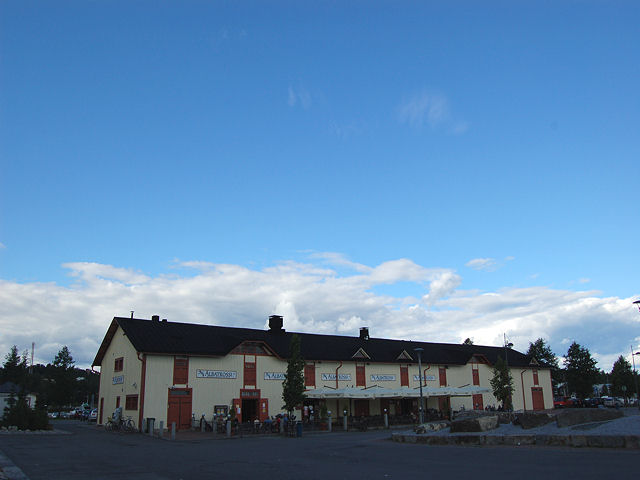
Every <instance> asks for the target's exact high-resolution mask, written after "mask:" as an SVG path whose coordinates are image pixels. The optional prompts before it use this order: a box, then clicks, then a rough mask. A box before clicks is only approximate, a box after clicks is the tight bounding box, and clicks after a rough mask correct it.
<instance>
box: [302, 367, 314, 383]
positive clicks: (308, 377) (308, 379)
mask: <svg viewBox="0 0 640 480" xmlns="http://www.w3.org/2000/svg"><path fill="white" fill-rule="evenodd" d="M304 385H305V387H315V386H316V366H315V365H305V366H304Z"/></svg>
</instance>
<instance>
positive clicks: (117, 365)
mask: <svg viewBox="0 0 640 480" xmlns="http://www.w3.org/2000/svg"><path fill="white" fill-rule="evenodd" d="M122 370H124V357H118V358H116V359H115V361H114V362H113V371H114V372H121V371H122Z"/></svg>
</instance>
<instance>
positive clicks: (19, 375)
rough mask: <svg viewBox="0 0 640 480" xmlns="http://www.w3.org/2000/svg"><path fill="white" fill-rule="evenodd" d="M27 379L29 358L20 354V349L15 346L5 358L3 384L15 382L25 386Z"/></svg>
mask: <svg viewBox="0 0 640 480" xmlns="http://www.w3.org/2000/svg"><path fill="white" fill-rule="evenodd" d="M26 377H27V357H26V355H23V356H22V357H20V355H19V354H18V347H17V346H15V345H13V346H12V347H11V350H9V353H7V354H6V355H5V357H4V364H3V365H2V382H3V383H4V382H13V383H15V384H16V385H24V383H25V381H26Z"/></svg>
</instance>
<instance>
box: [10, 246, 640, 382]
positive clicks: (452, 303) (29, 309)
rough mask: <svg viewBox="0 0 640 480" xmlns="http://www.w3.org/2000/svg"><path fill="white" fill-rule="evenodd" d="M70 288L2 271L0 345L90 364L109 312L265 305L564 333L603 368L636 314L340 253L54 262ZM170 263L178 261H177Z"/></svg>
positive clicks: (378, 328)
mask: <svg viewBox="0 0 640 480" xmlns="http://www.w3.org/2000/svg"><path fill="white" fill-rule="evenodd" d="M63 266H64V267H65V268H67V269H68V270H69V272H70V275H72V277H73V278H74V279H75V283H74V284H73V285H71V286H62V285H58V284H55V283H15V282H11V281H6V280H0V328H1V331H2V336H1V337H0V353H3V352H4V353H6V352H8V351H9V348H10V347H11V345H14V344H15V345H17V346H18V348H19V349H20V350H21V351H22V350H25V349H27V348H30V346H31V342H35V343H36V362H43V363H47V362H50V361H52V359H53V357H54V356H55V354H56V353H57V351H58V350H59V349H60V347H61V346H62V345H68V346H69V348H70V349H71V352H72V355H73V356H74V358H75V359H76V362H77V364H78V365H79V366H88V365H90V364H91V362H92V360H93V358H94V356H95V354H96V352H97V349H98V347H99V344H100V342H101V341H102V338H103V336H104V334H105V332H106V329H107V327H108V326H109V323H110V321H111V319H112V318H113V317H114V316H129V315H130V310H135V316H136V317H137V318H150V317H151V315H154V314H158V315H160V316H161V317H162V318H167V319H168V320H169V321H176V322H192V323H202V324H213V325H224V326H241V327H248V328H265V327H266V323H267V318H268V316H269V315H272V314H279V315H283V316H284V321H285V328H286V329H287V330H288V331H300V332H311V333H326V334H341V335H354V336H355V335H357V334H358V328H359V327H361V326H368V327H369V328H370V331H371V335H372V336H373V337H387V338H396V339H414V340H423V341H433V342H453V343H459V342H462V341H463V340H464V339H465V338H467V337H471V338H473V339H474V341H475V343H477V344H486V345H501V343H502V335H503V333H506V334H507V336H508V337H509V339H510V341H512V342H513V343H514V344H515V348H517V349H519V350H521V351H526V349H527V348H528V345H529V342H531V341H534V340H535V339H537V338H539V337H543V338H545V339H547V340H549V341H550V343H551V346H552V348H553V349H554V351H555V353H556V354H558V355H562V354H564V353H565V352H566V350H567V348H568V345H567V344H566V342H571V341H573V340H575V341H577V342H578V343H580V344H581V345H583V346H586V347H588V348H589V349H590V350H591V352H592V354H594V356H595V357H596V358H597V359H598V360H599V361H600V364H599V367H600V368H604V369H607V370H608V369H610V368H611V364H612V363H613V361H615V359H616V358H617V356H618V355H621V354H622V355H626V356H628V350H629V345H630V344H631V343H633V344H634V345H638V343H639V342H640V337H638V336H637V331H638V323H639V322H640V315H638V312H637V310H635V309H634V308H633V306H632V305H631V302H632V301H633V299H630V298H629V299H621V298H616V297H608V298H603V297H600V296H599V295H598V293H597V292H594V291H569V290H557V289H551V288H548V287H542V286H537V287H528V288H503V289H500V290H497V291H493V292H479V291H468V290H461V289H460V285H462V278H461V277H460V276H459V275H458V274H457V273H456V272H455V271H454V270H451V269H443V268H428V267H424V266H421V265H418V264H416V263H415V262H413V261H411V260H409V259H396V260H390V261H387V262H383V263H381V264H379V265H376V266H367V265H363V264H359V263H356V262H352V261H350V260H349V259H347V258H346V257H344V256H343V255H341V254H338V253H314V254H311V255H309V257H308V260H307V261H305V262H293V261H285V262H281V263H278V264H276V265H272V266H269V267H266V268H262V269H251V268H247V267H245V266H240V265H232V264H213V263H207V262H202V261H190V262H181V263H179V264H178V265H177V266H178V267H180V268H181V269H188V270H189V271H188V272H187V273H185V274H177V273H175V272H170V273H167V274H162V275H158V276H150V275H146V274H144V273H141V272H137V271H135V270H132V269H128V268H119V267H114V266H111V265H102V264H97V263H68V264H65V265H63ZM176 271H179V270H176ZM407 282H408V283H413V284H416V285H417V286H419V287H420V288H422V289H423V290H424V294H423V295H422V296H420V297H414V296H393V295H388V294H379V293H375V287H377V286H380V285H393V284H399V283H403V284H405V283H407Z"/></svg>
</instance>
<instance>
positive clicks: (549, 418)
mask: <svg viewBox="0 0 640 480" xmlns="http://www.w3.org/2000/svg"><path fill="white" fill-rule="evenodd" d="M555 419H556V417H555V415H549V414H548V413H531V412H525V413H519V414H517V415H516V418H515V419H514V420H513V424H514V425H520V426H521V427H522V428H523V429H524V430H529V429H530V428H536V427H541V426H542V425H546V424H547V423H551V422H553V421H554V420H555Z"/></svg>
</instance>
